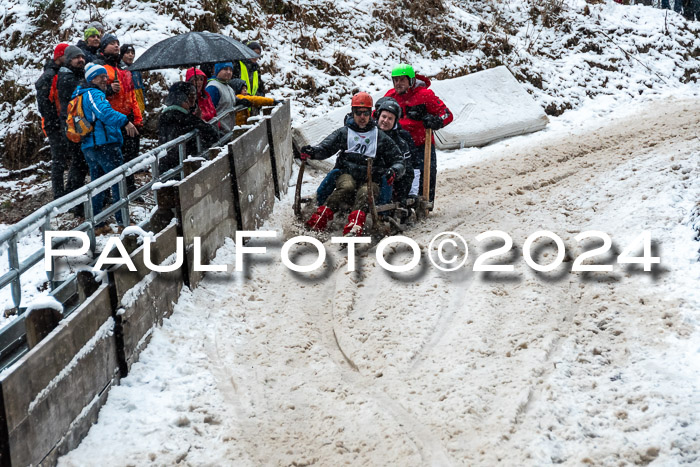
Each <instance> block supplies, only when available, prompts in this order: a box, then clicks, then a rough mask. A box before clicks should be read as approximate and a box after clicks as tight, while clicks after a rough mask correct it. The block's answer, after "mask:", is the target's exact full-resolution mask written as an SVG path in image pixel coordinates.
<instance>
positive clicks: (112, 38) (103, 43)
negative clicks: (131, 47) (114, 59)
mask: <svg viewBox="0 0 700 467" xmlns="http://www.w3.org/2000/svg"><path fill="white" fill-rule="evenodd" d="M114 41H117V42H119V39H117V36H115V35H114V34H105V35H104V36H102V40H101V41H100V50H101V51H104V49H105V47H107V46H108V45H109V44H111V43H112V42H114Z"/></svg>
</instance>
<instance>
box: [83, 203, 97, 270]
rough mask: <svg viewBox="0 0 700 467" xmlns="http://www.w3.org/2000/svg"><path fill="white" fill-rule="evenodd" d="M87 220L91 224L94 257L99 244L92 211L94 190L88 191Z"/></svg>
mask: <svg viewBox="0 0 700 467" xmlns="http://www.w3.org/2000/svg"><path fill="white" fill-rule="evenodd" d="M84 209H85V212H84V213H83V214H85V220H86V221H88V222H89V224H90V227H88V231H87V234H88V238H89V239H90V252H91V253H92V256H95V248H97V243H96V242H95V213H94V211H93V209H92V190H89V191H88V194H87V201H85V205H84Z"/></svg>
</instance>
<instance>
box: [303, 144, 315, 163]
mask: <svg viewBox="0 0 700 467" xmlns="http://www.w3.org/2000/svg"><path fill="white" fill-rule="evenodd" d="M315 154H316V148H315V147H313V146H304V147H303V148H301V154H300V156H299V158H300V159H301V160H303V161H305V160H308V159H313V158H314V155H315Z"/></svg>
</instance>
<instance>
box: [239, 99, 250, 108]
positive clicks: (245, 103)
mask: <svg viewBox="0 0 700 467" xmlns="http://www.w3.org/2000/svg"><path fill="white" fill-rule="evenodd" d="M236 105H245V106H246V107H252V106H253V104H252V103H251V102H250V101H249V100H248V99H239V98H236Z"/></svg>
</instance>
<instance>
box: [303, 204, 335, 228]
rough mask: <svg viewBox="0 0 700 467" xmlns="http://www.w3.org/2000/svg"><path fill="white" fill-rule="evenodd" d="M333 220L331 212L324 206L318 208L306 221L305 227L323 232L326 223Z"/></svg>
mask: <svg viewBox="0 0 700 467" xmlns="http://www.w3.org/2000/svg"><path fill="white" fill-rule="evenodd" d="M332 219H333V211H331V210H330V209H328V208H327V207H326V206H319V207H318V209H316V212H315V213H313V215H312V216H311V218H310V219H309V220H308V221H306V225H307V226H308V227H309V228H310V229H313V230H318V231H319V232H320V231H323V230H326V227H327V226H328V221H330V220H332Z"/></svg>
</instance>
